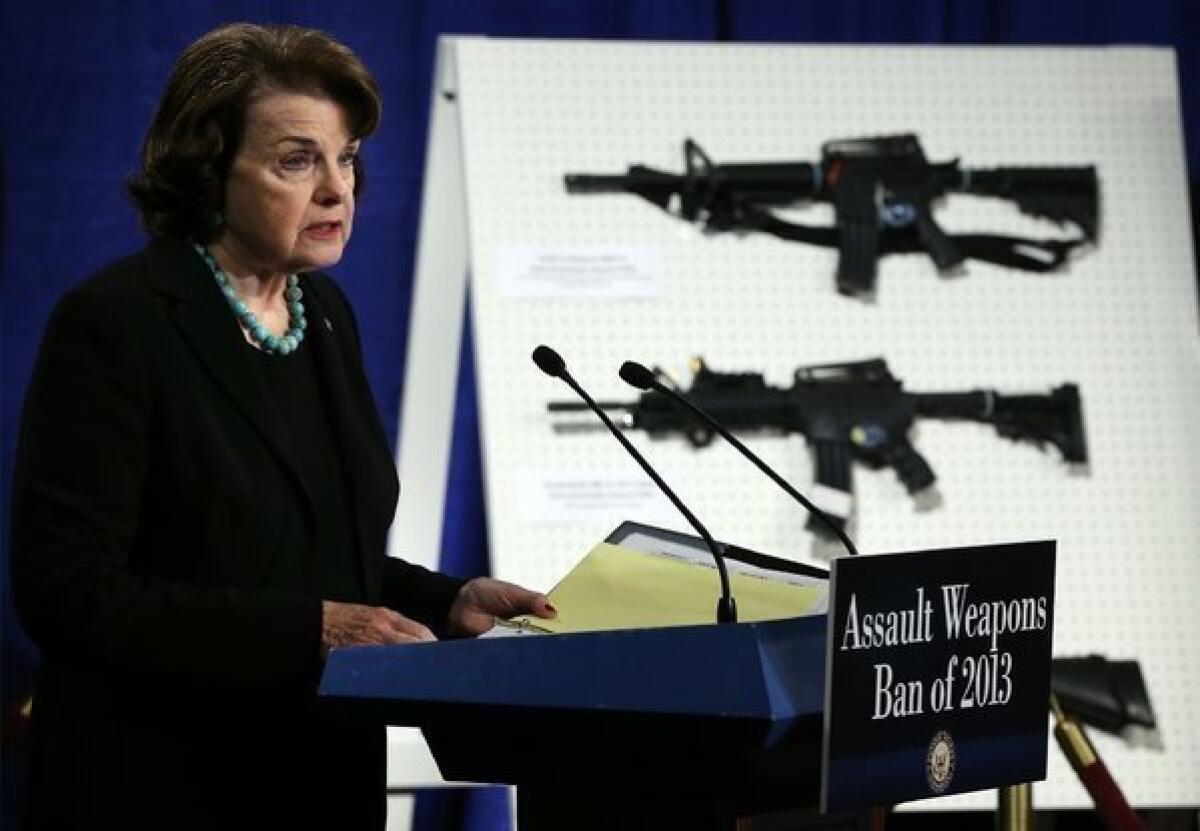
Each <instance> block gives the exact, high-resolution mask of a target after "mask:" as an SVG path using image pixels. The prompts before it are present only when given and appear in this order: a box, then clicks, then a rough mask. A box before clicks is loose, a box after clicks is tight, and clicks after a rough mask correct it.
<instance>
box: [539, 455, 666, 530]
mask: <svg viewBox="0 0 1200 831" xmlns="http://www.w3.org/2000/svg"><path fill="white" fill-rule="evenodd" d="M520 488H521V509H522V514H523V516H524V520H525V521H526V522H537V523H584V524H600V525H607V524H616V523H618V522H620V521H623V520H625V519H631V518H634V517H637V518H638V519H639V520H642V521H647V522H649V521H653V520H655V519H658V520H664V519H668V520H669V519H670V518H673V517H675V516H677V514H676V513H675V509H674V507H672V505H671V503H670V502H669V501H667V498H666V497H665V496H663V495H662V494H661V493H659V491H658V488H656V487H655V485H654V483H653V482H652V481H650V479H648V478H647V477H646V476H645V475H644V474H643V473H642V472H641V471H638V470H630V471H628V472H624V471H621V472H614V471H596V470H590V471H586V472H584V471H569V470H544V469H529V470H524V471H522V472H521V474H520ZM660 524H661V522H660ZM670 524H671V525H678V524H679V523H678V521H673V522H670Z"/></svg>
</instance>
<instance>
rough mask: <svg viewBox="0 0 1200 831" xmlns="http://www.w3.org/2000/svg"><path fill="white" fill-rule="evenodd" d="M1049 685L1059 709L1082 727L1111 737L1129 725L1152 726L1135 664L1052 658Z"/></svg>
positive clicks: (1094, 658)
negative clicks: (1091, 728)
mask: <svg viewBox="0 0 1200 831" xmlns="http://www.w3.org/2000/svg"><path fill="white" fill-rule="evenodd" d="M1050 686H1051V689H1052V690H1053V691H1054V694H1055V695H1056V696H1057V697H1058V700H1059V703H1060V704H1061V705H1062V708H1063V710H1064V711H1066V712H1067V713H1068V714H1069V715H1072V716H1074V717H1075V718H1077V719H1078V720H1079V721H1082V722H1083V723H1084V724H1087V725H1090V726H1092V727H1096V728H1097V729H1100V730H1104V731H1106V732H1108V733H1114V734H1120V733H1121V731H1122V730H1124V729H1125V728H1127V727H1130V726H1132V725H1137V726H1139V727H1144V728H1146V729H1148V730H1153V729H1155V727H1156V723H1155V719H1154V708H1153V707H1152V706H1151V705H1150V696H1149V694H1148V693H1147V692H1146V682H1145V679H1144V678H1143V677H1142V670H1141V666H1140V665H1139V664H1138V662H1137V661H1110V660H1108V659H1107V658H1105V657H1103V656H1101V655H1088V656H1085V657H1081V658H1055V659H1054V662H1053V674H1052V676H1051V682H1050Z"/></svg>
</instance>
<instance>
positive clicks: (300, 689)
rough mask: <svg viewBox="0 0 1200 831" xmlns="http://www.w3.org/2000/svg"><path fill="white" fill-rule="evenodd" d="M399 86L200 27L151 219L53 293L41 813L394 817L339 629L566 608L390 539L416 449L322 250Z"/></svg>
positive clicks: (38, 554) (43, 469) (22, 577)
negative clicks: (330, 704)
mask: <svg viewBox="0 0 1200 831" xmlns="http://www.w3.org/2000/svg"><path fill="white" fill-rule="evenodd" d="M379 112H380V103H379V94H378V90H377V87H376V84H375V81H374V79H373V78H372V77H371V75H370V73H369V72H368V71H367V69H366V68H365V67H364V66H363V65H362V63H361V62H360V61H359V60H358V58H357V57H356V56H355V55H354V54H353V53H352V52H350V50H349V49H347V48H346V47H345V46H343V45H341V44H339V43H337V42H336V41H334V40H332V39H331V38H330V37H328V36H327V35H325V34H323V33H321V32H317V31H313V30H307V29H300V28H295V27H262V26H254V25H243V24H239V25H231V26H226V27H223V28H220V29H217V30H215V31H213V32H210V33H209V34H207V35H205V36H203V37H201V38H200V39H199V40H198V41H196V42H195V43H194V44H192V45H191V46H190V47H188V48H187V50H186V51H185V52H184V53H183V55H182V56H181V57H180V58H179V61H178V63H177V64H176V66H175V69H174V72H173V74H172V76H171V79H170V81H169V83H168V86H167V89H166V92H165V94H164V95H163V98H162V100H161V102H160V103H159V107H158V111H157V113H156V115H155V117H154V120H153V122H152V124H151V126H150V129H149V131H148V134H147V136H146V139H145V143H144V146H143V148H142V158H141V168H140V170H139V171H138V172H137V174H136V175H135V176H134V177H133V179H132V180H131V182H130V192H131V194H132V196H133V198H134V201H135V203H136V205H137V207H138V210H139V211H140V214H141V218H142V222H143V225H144V226H145V228H146V230H147V231H148V232H149V235H150V237H151V239H150V242H149V244H148V245H147V246H146V247H145V248H144V249H142V250H141V251H140V252H138V253H136V254H133V255H132V256H130V257H128V258H126V259H123V260H120V261H119V262H117V263H114V264H112V265H111V266H109V267H108V268H106V269H104V270H103V271H101V272H100V273H99V274H97V275H96V276H94V277H92V278H91V279H89V280H87V281H86V282H84V283H82V284H81V285H79V286H78V287H77V288H75V289H74V290H72V291H71V292H70V293H68V294H67V296H66V297H64V298H63V299H62V300H61V301H60V303H59V304H58V306H57V307H56V309H55V311H54V313H53V315H52V317H51V319H50V322H49V325H48V328H47V330H46V333H45V336H44V339H43V342H42V347H41V352H40V355H39V358H38V363H37V367H36V369H35V372H34V376H33V379H32V381H31V383H30V386H29V389H28V393H27V399H26V404H25V413H24V417H23V421H22V426H21V433H20V440H19V448H18V451H17V461H16V473H15V478H14V486H13V499H12V510H13V517H12V529H13V540H12V558H11V559H12V570H13V573H12V585H13V591H14V595H15V600H16V604H17V607H18V610H19V612H20V614H21V618H22V620H23V622H24V624H25V625H26V627H27V629H28V631H29V633H30V635H31V636H32V637H33V638H34V640H35V641H36V642H37V644H38V645H39V647H40V648H41V650H42V655H43V662H42V671H41V676H40V679H39V683H38V689H37V693H36V696H35V700H34V727H33V729H34V760H33V765H34V773H33V780H34V782H33V789H32V795H31V802H30V805H29V808H28V816H29V819H30V825H31V826H32V827H37V828H56V829H57V828H81V827H89V828H135V827H136V828H141V827H150V826H153V827H156V828H177V827H208V828H234V827H251V826H253V827H263V828H283V827H297V828H300V827H304V828H319V827H327V828H338V829H352V828H382V827H383V825H384V818H385V809H386V802H385V800H386V796H385V783H384V778H385V745H384V742H385V736H384V729H383V726H382V725H381V724H364V723H356V722H352V721H346V720H339V719H338V718H337V717H336V716H335V715H333V714H330V713H327V712H325V711H324V710H323V709H322V708H321V706H320V704H319V702H318V699H317V696H316V688H317V683H318V681H319V677H320V671H321V667H322V661H323V657H324V655H325V654H327V653H328V651H329V650H330V649H332V648H334V647H339V646H347V645H354V644H408V643H412V644H418V643H419V642H421V641H428V640H431V639H433V638H434V637H435V633H437V634H439V635H456V634H460V635H469V634H477V633H479V632H481V631H484V630H486V629H487V628H489V627H490V625H491V623H492V621H493V620H494V617H495V616H503V617H507V616H511V615H514V614H520V613H526V612H532V613H534V614H538V615H541V616H551V615H553V610H552V609H551V608H550V607H549V605H548V603H547V601H546V598H545V597H543V596H542V595H539V594H536V593H534V592H531V591H527V590H525V589H522V588H519V587H517V586H513V585H511V584H508V583H502V582H500V581H496V580H490V579H476V580H472V581H469V582H463V581H459V580H456V579H453V578H451V577H448V576H445V575H441V574H437V573H434V572H430V571H427V570H425V569H423V568H420V567H418V566H416V565H411V564H407V563H405V562H403V561H401V560H398V559H393V558H390V557H388V556H386V554H385V551H384V547H385V541H386V535H387V530H388V526H389V523H390V522H391V519H392V516H393V512H394V504H395V500H396V498H397V493H398V484H397V481H396V475H395V468H394V465H393V461H392V456H391V453H390V451H389V448H388V445H387V441H386V438H385V435H384V431H383V429H382V427H381V425H380V422H379V418H378V415H377V413H376V411H375V407H374V403H373V399H372V396H371V391H370V389H369V388H368V385H367V379H366V376H365V374H364V371H363V365H362V355H361V353H360V345H359V340H358V333H357V330H356V324H355V321H354V316H353V314H352V312H351V310H350V307H349V305H348V304H347V301H346V298H345V296H344V295H343V294H342V292H341V290H340V289H339V288H338V287H337V285H336V283H334V282H333V280H331V279H330V278H329V277H328V276H325V275H324V274H322V273H321V272H320V271H319V269H322V268H326V267H329V266H332V265H334V264H335V263H337V262H338V261H339V259H340V258H341V256H342V251H343V249H344V247H345V245H346V243H347V242H348V241H349V239H350V232H351V228H352V226H353V221H354V204H355V198H356V196H357V195H358V193H359V192H360V190H361V189H362V186H363V165H362V161H361V159H360V157H359V152H358V151H359V146H360V142H361V141H362V140H363V139H364V138H366V137H367V136H369V135H370V134H371V133H372V131H373V130H374V129H375V127H376V124H377V122H378V120H379ZM409 648H413V649H420V648H422V647H421V646H419V645H414V646H411V647H409ZM481 750H482V749H481Z"/></svg>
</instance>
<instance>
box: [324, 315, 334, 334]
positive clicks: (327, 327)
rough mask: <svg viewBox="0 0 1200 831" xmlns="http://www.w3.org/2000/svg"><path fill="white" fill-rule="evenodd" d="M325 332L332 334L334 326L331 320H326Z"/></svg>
mask: <svg viewBox="0 0 1200 831" xmlns="http://www.w3.org/2000/svg"><path fill="white" fill-rule="evenodd" d="M325 331H327V332H332V331H333V324H332V323H330V322H329V318H325Z"/></svg>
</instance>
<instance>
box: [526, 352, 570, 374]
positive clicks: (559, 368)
mask: <svg viewBox="0 0 1200 831" xmlns="http://www.w3.org/2000/svg"><path fill="white" fill-rule="evenodd" d="M533 362H534V363H535V364H537V366H538V369H540V370H541V371H542V372H544V373H546V374H547V375H549V376H550V377H551V378H561V377H562V375H563V373H564V372H566V371H567V364H566V361H564V360H563V359H562V356H561V355H559V354H558V353H557V352H555V351H554V350H553V349H551V348H550V347H549V346H546V344H544V343H543V344H542V345H541V346H539V347H538V348H537V349H535V350H533Z"/></svg>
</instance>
